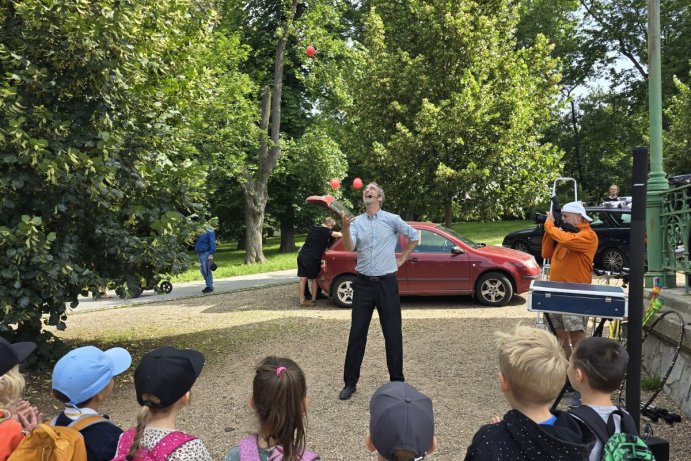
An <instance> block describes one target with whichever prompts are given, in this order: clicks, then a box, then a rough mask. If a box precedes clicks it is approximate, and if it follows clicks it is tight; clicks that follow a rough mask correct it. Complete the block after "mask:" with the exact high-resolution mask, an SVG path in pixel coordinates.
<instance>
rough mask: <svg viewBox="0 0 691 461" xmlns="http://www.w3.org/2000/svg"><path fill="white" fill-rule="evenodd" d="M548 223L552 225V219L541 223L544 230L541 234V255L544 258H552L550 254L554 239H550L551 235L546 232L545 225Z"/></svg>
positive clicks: (552, 250)
mask: <svg viewBox="0 0 691 461" xmlns="http://www.w3.org/2000/svg"><path fill="white" fill-rule="evenodd" d="M548 224H549V225H550V226H554V224H553V223H552V221H548V222H545V224H543V226H544V230H545V231H544V232H543V234H542V257H543V258H544V259H551V258H552V254H554V246H555V244H554V240H553V239H552V237H551V236H550V235H549V233H548V232H547V225H548Z"/></svg>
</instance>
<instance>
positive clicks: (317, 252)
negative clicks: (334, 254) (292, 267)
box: [297, 218, 342, 306]
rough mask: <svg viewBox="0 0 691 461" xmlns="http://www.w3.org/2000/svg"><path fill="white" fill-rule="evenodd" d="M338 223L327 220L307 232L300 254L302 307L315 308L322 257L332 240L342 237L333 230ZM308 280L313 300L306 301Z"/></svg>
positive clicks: (299, 291)
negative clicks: (310, 284)
mask: <svg viewBox="0 0 691 461" xmlns="http://www.w3.org/2000/svg"><path fill="white" fill-rule="evenodd" d="M335 225H336V221H335V220H334V219H333V218H326V219H324V221H323V222H322V224H321V225H316V224H315V225H313V226H312V227H310V228H309V230H308V231H307V238H306V239H305V244H304V245H302V248H300V251H299V252H298V258H297V263H298V277H300V280H299V282H298V302H299V304H300V305H301V306H313V305H314V304H315V303H316V302H317V276H318V275H319V270H320V269H321V257H322V254H323V253H324V251H325V250H326V248H327V247H328V246H329V242H330V241H331V239H332V238H339V237H341V235H342V234H341V233H340V232H336V231H334V230H333V227H334V226H335ZM307 280H310V281H311V283H312V287H311V290H310V292H311V294H312V299H311V300H307V299H305V287H306V285H307Z"/></svg>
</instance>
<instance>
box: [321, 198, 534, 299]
mask: <svg viewBox="0 0 691 461" xmlns="http://www.w3.org/2000/svg"><path fill="white" fill-rule="evenodd" d="M307 201H308V202H309V203H315V204H321V205H323V206H325V207H327V208H329V209H330V210H331V211H334V212H337V211H338V210H342V209H344V207H343V205H342V204H341V203H339V202H338V201H337V200H335V199H334V198H333V197H331V196H329V195H326V196H316V195H313V196H310V197H308V198H307ZM408 224H410V225H411V226H412V227H413V228H415V229H416V230H417V231H418V233H419V235H420V239H419V241H418V245H417V246H416V247H415V249H414V250H413V252H412V253H411V255H410V258H409V259H408V261H406V263H405V264H403V265H402V266H401V267H399V268H398V273H397V274H396V277H397V278H398V289H399V292H400V294H401V295H406V296H425V295H434V296H438V295H474V296H475V297H476V298H477V300H478V301H479V302H481V303H482V304H485V305H487V306H503V305H505V304H506V303H508V302H509V301H510V300H511V298H512V297H513V295H514V293H523V292H525V291H528V287H529V286H530V282H531V281H532V280H535V279H537V278H538V277H539V276H540V266H538V264H537V262H536V261H535V258H534V257H533V256H531V255H529V254H527V253H523V252H522V251H516V250H511V249H508V248H502V247H499V246H487V245H485V244H484V243H475V242H473V241H471V240H469V239H467V238H465V237H462V236H461V235H459V234H458V233H456V232H455V231H453V230H451V229H447V228H445V227H442V226H440V225H437V224H433V223H429V222H409V223H408ZM405 244H406V238H405V237H403V236H401V237H400V238H399V242H398V246H397V247H396V252H397V253H399V252H400V249H401V248H405ZM356 256H357V255H356V253H355V252H353V251H345V250H344V248H343V242H342V239H338V240H336V241H335V242H334V243H333V244H332V245H331V246H330V247H329V248H328V249H327V250H326V251H325V252H324V255H323V256H322V262H321V272H320V274H319V286H320V288H321V289H322V291H324V292H325V293H327V294H329V295H330V297H331V300H332V301H333V302H334V303H336V304H337V305H338V306H341V307H351V305H352V303H353V281H354V280H355V278H356V277H357V273H356V272H355V259H356Z"/></svg>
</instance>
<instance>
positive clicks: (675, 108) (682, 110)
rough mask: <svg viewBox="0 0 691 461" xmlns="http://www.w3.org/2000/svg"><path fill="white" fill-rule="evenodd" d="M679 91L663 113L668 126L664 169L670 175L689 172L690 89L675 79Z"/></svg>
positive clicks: (690, 132)
mask: <svg viewBox="0 0 691 461" xmlns="http://www.w3.org/2000/svg"><path fill="white" fill-rule="evenodd" d="M675 83H676V85H677V89H678V91H679V93H678V94H677V95H675V96H674V97H673V98H672V101H671V104H670V106H669V108H668V109H667V111H666V112H665V115H667V118H668V119H669V121H670V127H669V130H668V131H667V136H666V138H665V151H664V152H665V170H666V172H667V173H668V174H669V175H670V176H673V175H676V174H688V173H691V89H689V86H688V85H685V84H684V83H682V82H681V81H680V80H678V79H677V80H676V81H675Z"/></svg>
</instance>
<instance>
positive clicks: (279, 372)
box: [276, 367, 286, 376]
mask: <svg viewBox="0 0 691 461" xmlns="http://www.w3.org/2000/svg"><path fill="white" fill-rule="evenodd" d="M285 370H286V367H278V368H276V376H281V372H282V371H285Z"/></svg>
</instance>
